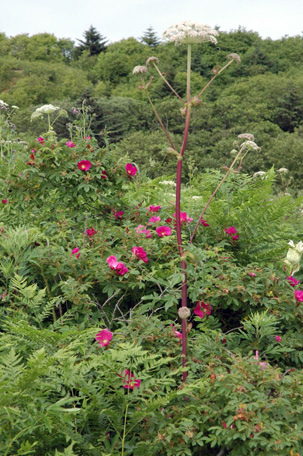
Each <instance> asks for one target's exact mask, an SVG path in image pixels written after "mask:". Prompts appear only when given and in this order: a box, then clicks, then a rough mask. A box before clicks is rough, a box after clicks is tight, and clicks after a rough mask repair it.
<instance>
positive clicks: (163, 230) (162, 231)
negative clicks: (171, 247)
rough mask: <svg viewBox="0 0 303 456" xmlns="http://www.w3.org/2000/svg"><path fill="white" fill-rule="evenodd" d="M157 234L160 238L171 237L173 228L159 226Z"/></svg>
mask: <svg viewBox="0 0 303 456" xmlns="http://www.w3.org/2000/svg"><path fill="white" fill-rule="evenodd" d="M156 233H157V235H158V236H159V237H163V236H170V235H171V228H170V227H169V226H158V227H157V228H156Z"/></svg>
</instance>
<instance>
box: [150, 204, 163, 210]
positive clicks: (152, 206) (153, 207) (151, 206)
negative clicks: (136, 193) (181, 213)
mask: <svg viewBox="0 0 303 456" xmlns="http://www.w3.org/2000/svg"><path fill="white" fill-rule="evenodd" d="M160 209H161V206H154V205H153V204H151V205H150V206H149V212H158V211H159V210H160Z"/></svg>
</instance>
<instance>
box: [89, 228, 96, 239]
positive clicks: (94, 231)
mask: <svg viewBox="0 0 303 456" xmlns="http://www.w3.org/2000/svg"><path fill="white" fill-rule="evenodd" d="M97 233H98V231H96V230H95V228H89V229H88V230H86V234H87V236H89V237H93V236H95V234H97Z"/></svg>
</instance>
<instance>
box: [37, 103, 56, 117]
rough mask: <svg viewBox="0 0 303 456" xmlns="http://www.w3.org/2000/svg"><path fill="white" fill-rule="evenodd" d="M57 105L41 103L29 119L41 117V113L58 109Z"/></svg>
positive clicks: (48, 112) (49, 112)
mask: <svg viewBox="0 0 303 456" xmlns="http://www.w3.org/2000/svg"><path fill="white" fill-rule="evenodd" d="M59 110H60V108H59V107H58V106H53V105H52V104H48V105H43V106H41V107H40V108H37V109H36V111H35V112H33V114H32V115H31V120H33V119H37V118H39V117H43V114H51V113H53V112H56V111H59Z"/></svg>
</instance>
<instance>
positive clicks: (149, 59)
mask: <svg viewBox="0 0 303 456" xmlns="http://www.w3.org/2000/svg"><path fill="white" fill-rule="evenodd" d="M150 62H155V63H159V59H157V57H149V58H148V59H147V60H146V64H145V65H146V66H147V67H148V65H149V64H150Z"/></svg>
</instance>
